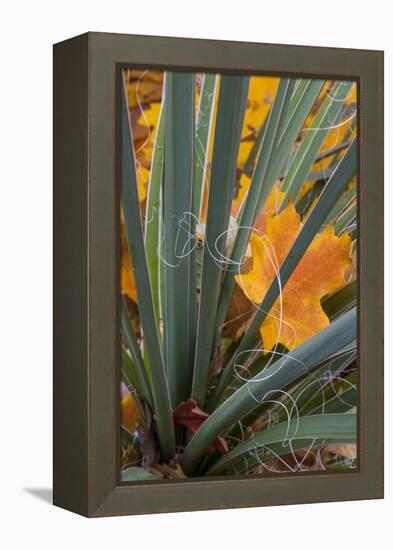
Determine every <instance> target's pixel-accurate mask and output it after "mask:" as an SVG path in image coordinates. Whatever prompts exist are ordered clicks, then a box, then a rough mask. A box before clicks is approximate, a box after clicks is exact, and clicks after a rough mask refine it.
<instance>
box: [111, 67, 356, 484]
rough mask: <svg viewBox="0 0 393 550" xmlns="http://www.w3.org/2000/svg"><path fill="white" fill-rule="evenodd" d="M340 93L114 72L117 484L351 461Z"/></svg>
mask: <svg viewBox="0 0 393 550" xmlns="http://www.w3.org/2000/svg"><path fill="white" fill-rule="evenodd" d="M356 94H357V88H356V83H355V82H351V81H337V80H316V79H305V78H289V77H286V76H283V77H281V78H278V77H273V76H257V75H234V74H213V73H204V74H202V73H191V72H169V71H157V70H151V69H148V68H147V69H146V70H133V69H125V70H123V72H122V75H121V79H120V82H119V108H118V126H119V140H118V143H119V150H120V155H119V157H120V167H119V173H120V185H121V209H120V213H119V217H120V221H119V227H120V284H119V286H120V293H121V297H120V303H121V334H120V336H119V340H120V343H119V346H120V348H121V351H120V357H121V388H120V423H121V426H119V430H120V445H121V448H120V449H119V453H120V470H121V472H120V479H121V480H122V481H123V482H133V481H138V480H150V479H151V480H157V481H159V480H163V479H173V478H196V477H199V478H200V477H217V476H228V475H229V476H246V475H266V476H268V475H271V474H272V473H276V474H277V473H297V474H299V475H301V473H303V472H310V471H315V472H318V471H334V472H337V471H338V470H344V471H347V470H350V469H354V468H357V467H358V464H359V462H358V445H357V443H358V441H357V439H358V436H357V434H358V422H357V408H358V406H359V403H358V381H359V380H358V366H357V361H356V358H357V329H356V326H357V325H356V302H357V286H356V257H357V223H356V220H357V181H356V174H357V140H356V134H357V99H356Z"/></svg>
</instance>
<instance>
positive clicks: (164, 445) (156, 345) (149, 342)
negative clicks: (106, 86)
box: [120, 85, 175, 460]
mask: <svg viewBox="0 0 393 550" xmlns="http://www.w3.org/2000/svg"><path fill="white" fill-rule="evenodd" d="M120 106H121V120H120V122H121V124H120V126H121V143H120V147H121V163H120V178H121V203H122V207H123V214H124V224H125V230H126V236H127V244H128V249H129V253H130V257H131V260H132V266H133V273H134V279H135V286H136V290H137V295H138V308H139V314H140V317H141V323H142V326H143V336H144V342H145V344H146V347H147V350H148V355H149V357H150V358H151V379H152V397H153V406H154V409H155V413H156V418H157V431H158V436H159V439H160V446H161V451H162V455H163V459H164V460H169V459H170V458H172V456H173V455H174V453H175V443H174V428H173V422H172V409H171V400H170V395H169V388H168V382H167V378H166V373H165V369H164V363H163V357H162V352H161V345H160V338H159V335H158V327H157V320H156V316H155V312H154V303H153V297H152V292H151V287H150V277H149V271H148V268H147V261H146V254H145V248H144V238H143V232H142V219H141V212H140V207H139V197H138V187H137V177H136V169H135V160H134V148H133V142H132V138H131V126H130V119H129V112H128V105H127V94H126V88H125V85H123V87H122V89H121V101H120Z"/></svg>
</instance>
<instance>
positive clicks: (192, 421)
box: [173, 398, 228, 454]
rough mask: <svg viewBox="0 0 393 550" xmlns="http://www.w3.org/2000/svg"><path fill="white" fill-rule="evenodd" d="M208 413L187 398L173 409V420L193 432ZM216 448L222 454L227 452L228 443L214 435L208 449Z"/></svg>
mask: <svg viewBox="0 0 393 550" xmlns="http://www.w3.org/2000/svg"><path fill="white" fill-rule="evenodd" d="M208 416H209V415H208V414H207V413H205V412H203V411H202V410H201V409H200V408H199V407H198V404H197V402H196V401H194V399H191V398H189V399H187V401H182V402H181V403H179V405H178V406H177V407H176V408H175V410H174V411H173V420H174V422H175V424H177V425H178V426H184V427H185V428H187V429H188V430H190V432H191V434H193V435H194V433H195V432H196V431H197V430H198V429H199V428H200V427H201V425H202V424H203V423H204V422H205V420H206V419H207V418H208ZM215 449H216V450H217V451H218V452H219V453H221V454H224V453H226V452H228V445H227V443H226V441H225V439H224V438H223V437H221V436H218V437H216V439H215V440H214V441H213V442H212V443H211V444H210V445H209V447H208V451H209V452H212V451H214V450H215Z"/></svg>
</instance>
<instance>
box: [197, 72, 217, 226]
mask: <svg viewBox="0 0 393 550" xmlns="http://www.w3.org/2000/svg"><path fill="white" fill-rule="evenodd" d="M216 87H217V75H215V74H209V73H207V74H205V75H204V77H203V82H202V86H201V96H200V100H199V105H198V113H197V120H196V130H195V185H194V205H193V211H194V214H195V216H196V217H197V218H198V219H200V217H201V206H202V199H203V191H204V188H205V183H206V177H207V176H206V170H207V164H208V148H209V135H210V130H211V126H212V121H213V112H214V98H215V95H216Z"/></svg>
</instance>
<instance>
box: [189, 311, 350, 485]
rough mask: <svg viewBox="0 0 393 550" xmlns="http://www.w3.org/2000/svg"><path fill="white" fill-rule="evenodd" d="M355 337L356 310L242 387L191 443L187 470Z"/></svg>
mask: <svg viewBox="0 0 393 550" xmlns="http://www.w3.org/2000/svg"><path fill="white" fill-rule="evenodd" d="M355 338H356V309H355V308H353V309H352V310H350V311H349V312H347V313H345V314H344V315H342V316H341V317H339V318H338V319H337V320H335V321H334V322H333V323H332V324H331V325H329V326H328V327H326V328H325V329H324V330H322V331H321V332H319V333H318V334H316V335H315V336H313V337H311V338H310V339H308V340H307V341H306V342H304V343H303V344H301V345H300V346H298V347H297V348H296V349H294V350H292V351H291V353H290V354H288V355H284V356H283V357H282V358H281V359H279V360H278V361H276V362H275V363H274V365H272V366H271V367H269V368H268V369H266V370H265V371H264V372H263V373H262V374H258V375H256V376H255V377H254V378H253V379H251V380H250V381H249V382H248V383H247V384H245V385H243V386H242V387H241V388H239V390H237V391H236V392H235V393H234V394H232V396H231V397H229V398H228V399H227V400H226V401H225V402H224V403H223V404H222V405H220V406H219V407H218V408H217V409H216V410H215V411H214V412H213V413H212V414H211V415H210V416H209V418H207V420H206V421H205V422H204V423H203V424H202V426H201V427H200V428H199V430H198V431H197V432H196V434H195V435H194V437H193V438H192V439H191V441H190V442H189V443H188V445H187V447H186V449H185V452H184V454H183V456H182V460H181V465H182V468H183V471H184V472H185V473H186V474H188V475H190V474H191V473H192V472H193V471H194V469H195V468H196V467H197V466H198V463H199V461H200V458H201V457H202V455H203V453H204V452H205V451H206V449H207V447H208V446H209V444H210V443H211V442H212V441H213V440H214V438H215V437H217V436H218V435H220V434H222V433H223V432H225V430H228V429H229V428H230V427H231V426H233V425H234V424H235V423H236V422H238V421H239V420H241V419H242V418H243V417H244V416H245V415H247V414H248V413H250V412H251V411H252V410H253V409H254V408H255V407H256V406H257V405H258V404H259V403H260V402H261V401H262V400H263V399H265V398H266V396H268V395H269V393H272V392H275V391H277V390H279V389H281V388H285V387H286V386H287V385H288V384H289V383H292V382H294V381H296V380H297V379H299V378H301V377H302V376H304V374H305V373H306V372H307V371H308V370H309V369H312V368H313V367H314V366H315V365H317V364H318V363H321V362H322V361H324V360H326V359H327V358H328V357H330V356H332V355H334V354H335V353H337V352H338V351H339V350H340V349H341V348H343V347H345V346H347V345H348V344H349V343H351V342H352V341H353V340H354V339H355Z"/></svg>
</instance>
